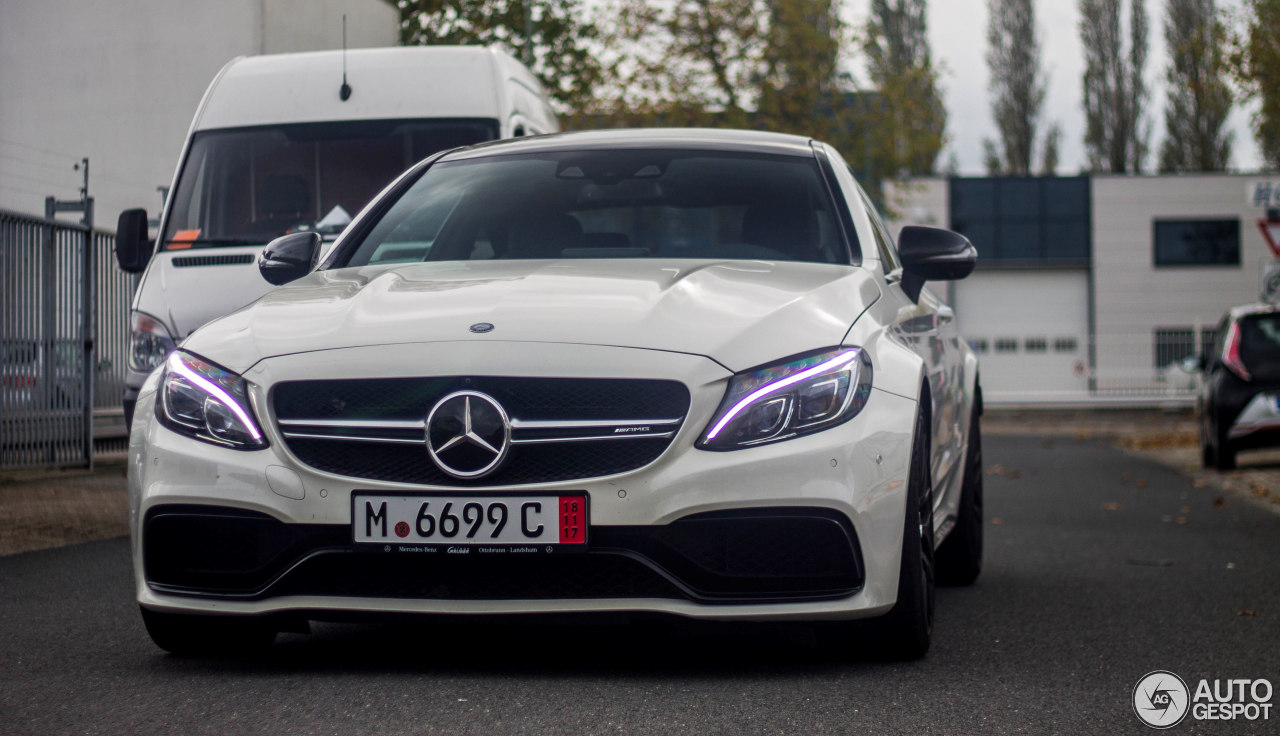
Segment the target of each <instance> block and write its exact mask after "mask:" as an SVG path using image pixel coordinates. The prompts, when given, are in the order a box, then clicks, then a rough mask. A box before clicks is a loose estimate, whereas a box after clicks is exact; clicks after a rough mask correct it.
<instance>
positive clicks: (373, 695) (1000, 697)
mask: <svg viewBox="0 0 1280 736" xmlns="http://www.w3.org/2000/svg"><path fill="white" fill-rule="evenodd" d="M986 445H987V446H986V454H987V466H988V468H989V473H988V476H987V496H988V501H987V507H988V527H987V533H988V537H987V539H988V555H987V564H986V570H985V571H984V573H983V575H982V578H981V579H980V580H979V582H978V583H977V584H976V585H974V586H973V587H971V588H966V589H943V590H940V591H939V596H938V622H937V627H936V630H935V635H934V636H935V638H934V644H933V649H932V651H931V652H930V654H929V656H928V658H927V659H925V660H924V661H921V662H913V663H886V662H877V661H857V660H854V661H844V660H842V659H840V658H839V657H833V656H831V653H830V652H826V651H822V650H820V649H819V648H818V647H817V646H816V645H815V643H814V639H813V637H812V633H811V631H809V630H808V629H806V628H805V627H801V626H791V627H725V626H712V627H705V626H697V627H690V626H675V625H668V624H665V623H662V622H659V623H646V624H643V625H638V626H623V625H616V624H610V625H596V626H590V627H561V626H544V625H539V626H519V627H515V626H505V627H497V628H495V627H484V626H448V627H444V628H441V627H438V626H430V627H423V626H406V625H386V626H377V627H371V626H363V627H362V626H353V625H345V626H344V625H334V624H328V625H324V626H321V627H318V628H317V629H316V631H315V632H314V633H313V635H311V636H302V635H294V634H290V635H285V636H282V637H281V638H280V639H279V640H278V641H277V644H276V646H275V648H274V649H273V650H272V652H271V653H270V654H269V655H268V656H267V657H266V658H265V659H263V660H260V661H255V662H235V661H199V660H186V659H179V658H174V657H170V656H167V655H165V654H164V653H162V652H161V651H160V650H158V649H156V648H155V647H154V646H153V645H152V644H151V642H150V640H149V639H148V638H147V635H146V633H145V631H144V630H143V628H142V623H141V621H140V619H139V617H138V615H137V609H136V606H135V604H134V603H133V600H132V591H131V588H130V585H131V579H130V572H129V559H128V553H127V549H126V545H125V543H124V541H123V540H112V541H107V542H94V543H89V544H82V545H77V546H73V547H65V548H62V549H56V550H48V551H43V552H31V553H25V554H20V555H14V556H11V557H5V558H0V614H2V619H0V620H2V621H3V627H4V628H3V631H4V634H3V635H0V734H6V735H7V734H26V733H31V734H58V733H67V734H70V733H76V734H81V733H85V734H97V733H103V734H123V733H175V734H178V733H180V734H192V733H217V734H226V733H280V734H294V733H298V734H303V733H306V734H310V733H319V734H331V733H332V734H353V733H380V734H394V733H423V734H436V733H438V734H469V733H475V734H524V733H546V734H567V733H575V734H592V733H610V734H664V733H673V734H674V733H680V734H687V733H699V734H702V733H724V734H775V733H787V734H820V733H835V734H846V733H907V732H919V733H947V734H961V733H966V734H967V733H1125V732H1129V733H1152V732H1151V731H1149V730H1148V729H1147V728H1146V727H1145V726H1143V725H1141V723H1140V722H1139V721H1138V720H1137V718H1136V717H1135V715H1134V713H1133V711H1132V709H1131V706H1130V698H1131V693H1132V691H1133V688H1134V685H1135V684H1136V683H1137V682H1138V680H1139V678H1140V677H1141V676H1142V675H1144V674H1146V673H1147V672H1149V671H1152V670H1157V669H1165V670H1171V671H1173V672H1176V673H1178V674H1179V675H1181V676H1182V677H1183V679H1185V680H1187V681H1188V682H1189V683H1191V685H1192V687H1193V688H1194V687H1195V681H1196V680H1198V679H1199V678H1209V679H1210V680H1212V679H1213V678H1221V679H1227V678H1262V677H1265V678H1267V679H1269V680H1270V681H1271V682H1272V683H1275V684H1277V686H1278V687H1280V645H1278V644H1277V640H1276V637H1277V633H1280V576H1278V575H1277V574H1276V572H1277V569H1278V567H1280V566H1278V564H1277V559H1280V516H1278V515H1276V514H1274V513H1272V512H1269V511H1266V510H1262V509H1258V508H1255V507H1253V506H1251V505H1249V504H1247V503H1245V502H1244V501H1242V500H1240V499H1237V498H1235V497H1228V498H1227V499H1225V505H1221V504H1215V499H1216V498H1217V494H1216V492H1214V491H1212V490H1210V489H1208V488H1195V487H1193V486H1192V484H1191V483H1190V481H1189V480H1188V479H1186V478H1184V477H1182V476H1179V475H1178V474H1176V473H1174V472H1173V471H1170V470H1168V469H1166V468H1164V467H1161V466H1158V465H1154V464H1150V463H1146V462H1143V461H1140V460H1137V459H1134V458H1133V457H1130V456H1127V455H1124V454H1122V453H1120V452H1118V451H1116V450H1114V449H1111V448H1110V447H1108V446H1106V445H1104V444H1102V443H1099V442H1076V441H1071V440H1055V441H1050V440H1043V439H1039V438H1035V437H1021V438H1009V437H1000V438H996V437H990V438H988V439H987V442H986ZM1272 702H1273V703H1275V702H1280V693H1277V696H1275V697H1273V698H1272ZM1277 721H1280V714H1273V715H1272V721H1271V722H1270V723H1266V724H1264V723H1242V722H1234V723H1231V722H1227V723H1224V722H1216V723H1214V722H1207V723H1197V722H1193V721H1192V720H1191V719H1188V720H1187V721H1184V722H1183V723H1182V725H1180V726H1178V727H1176V728H1175V729H1174V730H1173V731H1171V733H1232V734H1245V733H1262V732H1271V733H1275V732H1277V728H1276V726H1277Z"/></svg>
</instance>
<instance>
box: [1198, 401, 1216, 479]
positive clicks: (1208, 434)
mask: <svg viewBox="0 0 1280 736" xmlns="http://www.w3.org/2000/svg"><path fill="white" fill-rule="evenodd" d="M1200 463H1201V465H1203V466H1204V468H1205V469H1206V470H1207V469H1209V468H1214V467H1217V465H1218V448H1217V446H1216V445H1215V443H1214V440H1213V426H1212V425H1211V424H1210V422H1209V410H1208V409H1201V410H1200Z"/></svg>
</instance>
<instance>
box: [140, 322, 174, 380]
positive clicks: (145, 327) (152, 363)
mask: <svg viewBox="0 0 1280 736" xmlns="http://www.w3.org/2000/svg"><path fill="white" fill-rule="evenodd" d="M176 347H177V346H176V345H175V344H174V342H173V338H172V337H170V335H169V330H167V329H165V326H164V323H162V322H161V321H160V320H158V319H156V318H155V317H152V316H151V315H149V314H144V313H142V312H133V313H131V314H130V315H129V367H130V368H132V369H133V370H135V371H141V372H143V373H150V372H151V371H153V370H155V368H156V366H158V365H160V364H161V363H163V362H164V359H165V358H167V357H169V353H172V352H173V351H174V349H175V348H176Z"/></svg>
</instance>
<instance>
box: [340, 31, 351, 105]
mask: <svg viewBox="0 0 1280 736" xmlns="http://www.w3.org/2000/svg"><path fill="white" fill-rule="evenodd" d="M338 97H340V98H342V101H343V102H346V101H347V100H349V99H351V85H349V84H347V14H346V13H343V14H342V86H341V87H339V88H338Z"/></svg>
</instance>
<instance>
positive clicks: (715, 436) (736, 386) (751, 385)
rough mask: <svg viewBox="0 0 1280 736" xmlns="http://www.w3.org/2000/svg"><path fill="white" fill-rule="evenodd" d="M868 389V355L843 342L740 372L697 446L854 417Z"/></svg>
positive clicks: (721, 446)
mask: <svg viewBox="0 0 1280 736" xmlns="http://www.w3.org/2000/svg"><path fill="white" fill-rule="evenodd" d="M870 394H871V359H870V358H868V357H867V353H866V351H865V350H863V349H861V348H856V347H843V348H836V349H834V350H826V351H823V352H821V353H818V354H816V355H810V356H808V357H803V358H797V359H789V360H787V361H785V362H782V363H777V364H775V365H771V366H768V367H765V368H759V369H756V370H751V371H747V372H745V373H739V374H738V375H736V376H734V377H733V378H732V379H731V380H730V381H729V388H728V390H727V391H726V392H725V397H724V401H722V402H721V403H720V408H719V409H718V410H717V411H716V415H715V418H714V419H712V420H711V423H710V424H709V425H707V429H706V430H705V431H704V432H703V434H702V438H701V439H700V440H698V447H700V448H702V449H704V450H737V449H741V448H744V447H753V446H755V445H763V444H766V443H769V442H781V441H782V440H788V439H791V438H793V437H799V436H801V435H805V434H810V433H813V432H820V431H822V430H824V429H828V428H830V427H834V426H836V425H838V424H843V423H844V422H847V421H849V420H850V419H852V418H853V417H854V416H855V415H856V414H857V413H858V412H859V411H862V407H863V406H865V405H866V403H867V397H868V396H870Z"/></svg>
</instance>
